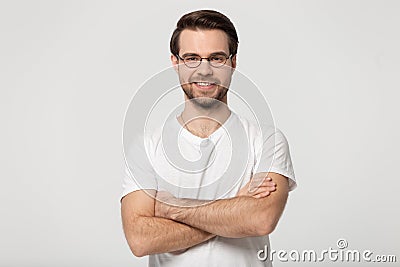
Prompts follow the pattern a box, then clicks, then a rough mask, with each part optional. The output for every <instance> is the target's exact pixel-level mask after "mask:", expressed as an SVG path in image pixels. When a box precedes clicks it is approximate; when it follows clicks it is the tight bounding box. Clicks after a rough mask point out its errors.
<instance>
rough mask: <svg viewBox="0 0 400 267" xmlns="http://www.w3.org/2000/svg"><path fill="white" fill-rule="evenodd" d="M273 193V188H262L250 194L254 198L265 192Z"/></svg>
mask: <svg viewBox="0 0 400 267" xmlns="http://www.w3.org/2000/svg"><path fill="white" fill-rule="evenodd" d="M273 191H275V188H272V187H265V186H263V187H259V188H257V189H256V190H255V191H253V192H251V195H252V196H255V195H258V194H261V193H265V192H269V193H270V192H273Z"/></svg>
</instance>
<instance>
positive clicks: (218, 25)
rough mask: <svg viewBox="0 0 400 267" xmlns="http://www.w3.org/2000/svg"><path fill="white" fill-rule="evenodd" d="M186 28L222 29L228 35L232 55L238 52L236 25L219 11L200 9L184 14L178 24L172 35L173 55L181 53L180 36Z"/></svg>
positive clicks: (171, 47)
mask: <svg viewBox="0 0 400 267" xmlns="http://www.w3.org/2000/svg"><path fill="white" fill-rule="evenodd" d="M184 29H191V30H196V29H202V30H213V29H218V30H222V31H224V32H225V33H226V34H227V35H228V42H229V53H230V54H231V55H232V56H234V55H236V53H237V49H238V44H239V38H238V36H237V33H236V29H235V26H234V25H233V23H232V22H231V21H230V20H229V18H228V17H227V16H225V15H223V14H221V13H219V12H218V11H214V10H198V11H193V12H190V13H188V14H185V15H183V16H182V17H181V18H180V19H179V21H178V23H177V24H176V29H175V30H174V32H173V34H172V36H171V41H170V45H169V46H170V50H171V53H172V54H173V55H178V53H179V36H180V34H181V32H182V31H183V30H184Z"/></svg>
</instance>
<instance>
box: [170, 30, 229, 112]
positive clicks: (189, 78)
mask: <svg viewBox="0 0 400 267" xmlns="http://www.w3.org/2000/svg"><path fill="white" fill-rule="evenodd" d="M179 48H180V50H179V56H180V57H181V58H185V57H190V56H200V57H202V58H208V57H210V56H221V55H225V56H226V57H228V56H229V43H228V36H227V35H226V33H225V32H223V31H221V30H188V29H186V30H183V31H182V32H181V34H180V38H179ZM171 60H172V63H173V64H174V66H175V67H176V69H177V71H178V74H179V80H180V83H181V86H182V89H183V91H184V92H185V98H186V99H189V100H192V102H193V103H195V104H196V105H198V106H200V107H202V108H211V107H213V106H214V105H216V104H218V103H219V102H218V101H215V100H219V101H221V102H223V103H225V104H226V103H227V97H226V93H227V91H228V88H229V85H230V83H231V78H232V74H233V71H234V68H235V67H236V56H234V57H232V58H228V59H227V61H226V63H225V65H223V66H221V67H218V68H216V67H213V66H211V65H210V63H209V62H208V61H207V60H206V59H203V60H202V61H201V64H200V65H199V66H198V67H197V68H189V67H187V66H186V65H184V64H183V61H182V60H178V58H176V57H175V56H174V55H172V56H171Z"/></svg>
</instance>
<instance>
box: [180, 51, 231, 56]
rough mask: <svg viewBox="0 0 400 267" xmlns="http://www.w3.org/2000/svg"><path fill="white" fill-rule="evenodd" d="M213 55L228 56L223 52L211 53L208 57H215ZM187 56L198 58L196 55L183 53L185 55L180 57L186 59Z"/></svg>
mask: <svg viewBox="0 0 400 267" xmlns="http://www.w3.org/2000/svg"><path fill="white" fill-rule="evenodd" d="M215 55H224V56H226V57H227V56H228V55H227V54H226V53H225V52H224V51H217V52H213V53H211V54H210V55H209V57H211V56H215ZM187 56H198V57H199V56H200V55H199V54H196V53H185V54H183V55H182V57H187Z"/></svg>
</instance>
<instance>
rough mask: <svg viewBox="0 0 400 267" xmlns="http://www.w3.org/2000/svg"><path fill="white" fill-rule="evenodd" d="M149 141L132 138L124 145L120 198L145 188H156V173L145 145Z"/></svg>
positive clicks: (141, 138)
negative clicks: (123, 166)
mask: <svg viewBox="0 0 400 267" xmlns="http://www.w3.org/2000/svg"><path fill="white" fill-rule="evenodd" d="M148 145H149V142H148V141H146V140H145V139H144V138H143V137H136V138H132V141H131V142H130V144H129V145H125V147H124V149H125V150H124V157H125V168H124V173H123V177H122V194H121V196H120V200H121V199H122V198H123V197H124V196H126V195H127V194H129V193H131V192H133V191H137V190H145V189H154V190H157V188H158V186H157V179H156V173H155V171H154V169H153V166H152V165H151V163H150V162H151V161H150V158H149V155H148V154H147V153H146V148H145V146H148Z"/></svg>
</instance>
